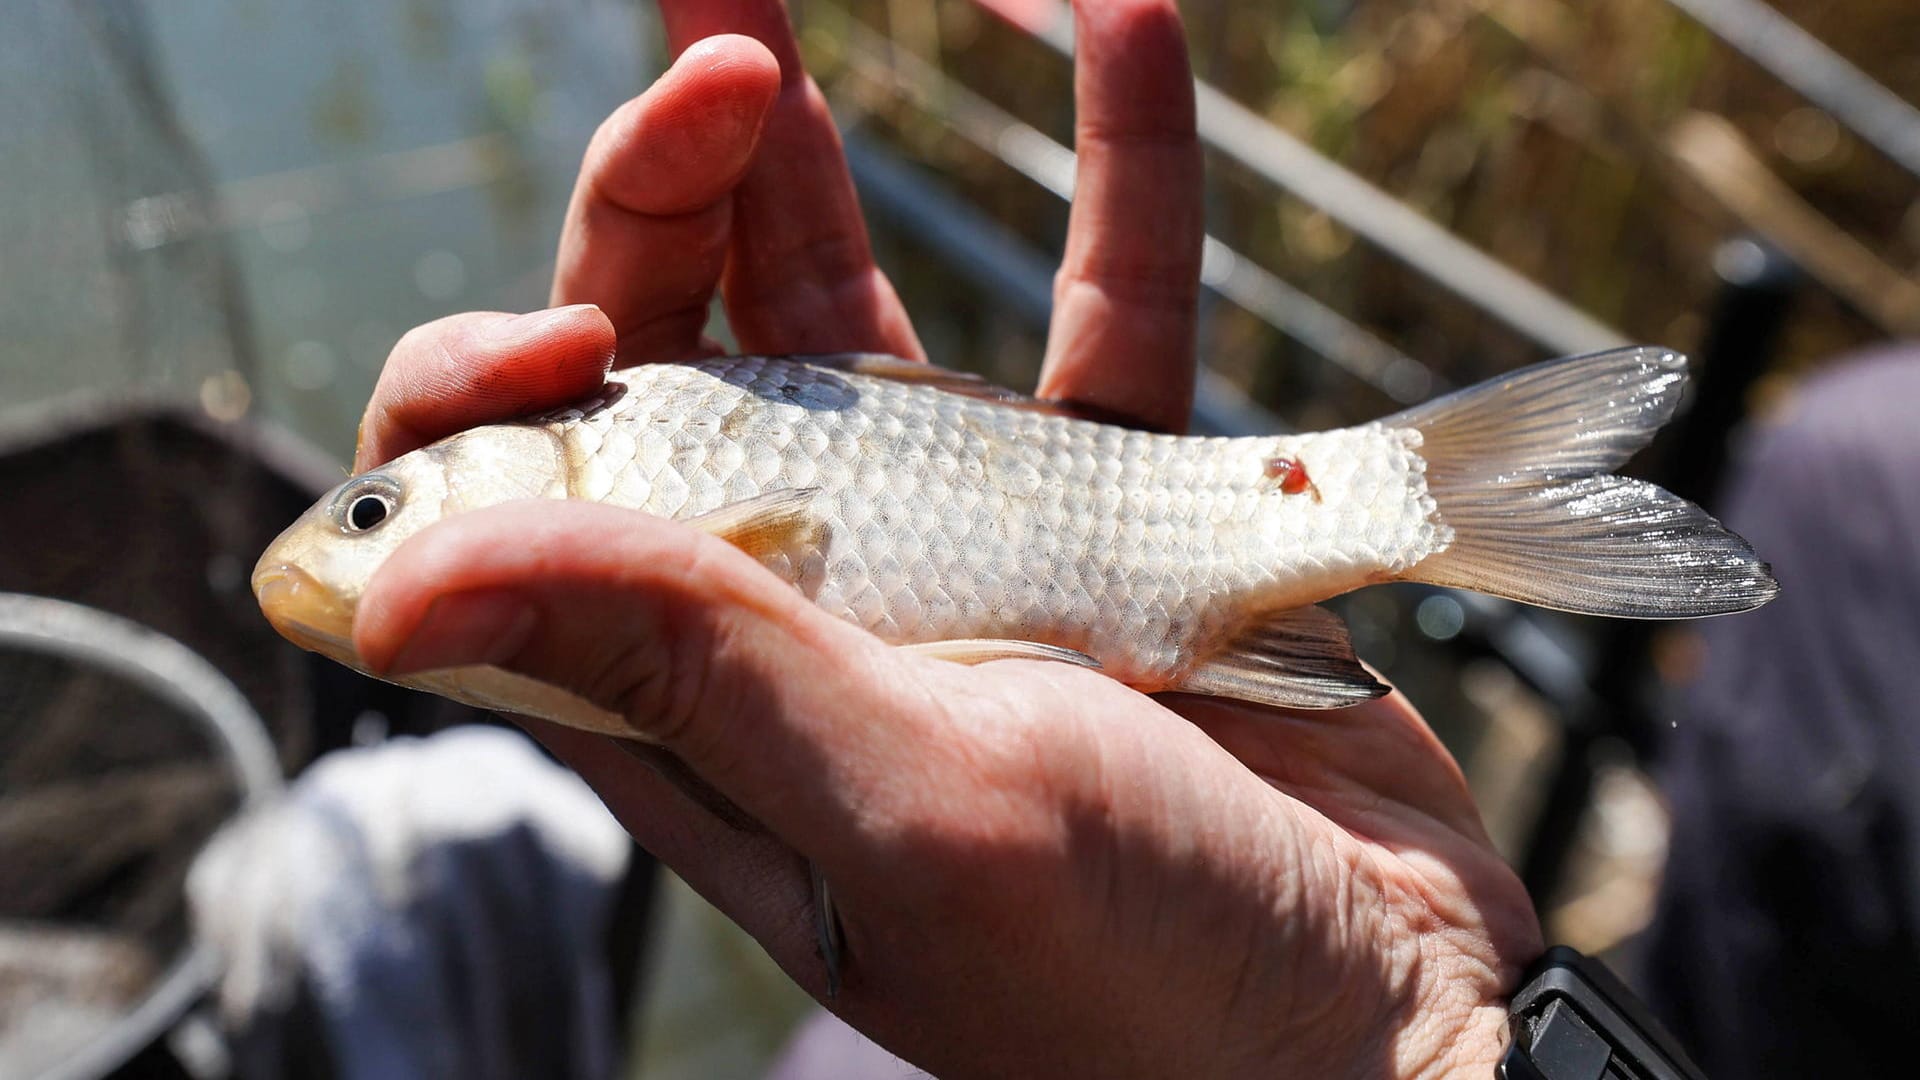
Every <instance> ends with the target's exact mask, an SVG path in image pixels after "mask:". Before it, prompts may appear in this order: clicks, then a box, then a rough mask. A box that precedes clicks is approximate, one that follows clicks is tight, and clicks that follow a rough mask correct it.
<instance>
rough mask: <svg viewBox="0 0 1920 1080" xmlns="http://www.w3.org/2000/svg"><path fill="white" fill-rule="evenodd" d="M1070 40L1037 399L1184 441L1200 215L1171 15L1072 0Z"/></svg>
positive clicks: (1168, 0) (1179, 49) (1141, 1)
mask: <svg viewBox="0 0 1920 1080" xmlns="http://www.w3.org/2000/svg"><path fill="white" fill-rule="evenodd" d="M1074 41H1075V60H1074V106H1075V110H1074V111H1075V126H1074V151H1075V153H1076V154H1077V155H1078V158H1079V164H1078V168H1077V170H1076V174H1075V184H1074V197H1073V206H1072V210H1071V216H1070V218H1069V221H1068V226H1067V242H1066V251H1065V255H1064V257H1063V259H1062V262H1061V266H1060V269H1059V272H1058V274H1057V275H1056V276H1055V278H1054V307H1053V321H1052V325H1051V327H1049V329H1048V332H1047V354H1046V360H1045V363H1044V366H1043V369H1042V371H1041V375H1040V387H1039V394H1040V396H1041V397H1044V398H1050V399H1060V400H1063V401H1071V402H1074V403H1077V404H1083V405H1090V406H1093V407H1095V408H1096V409H1098V410H1100V411H1101V412H1103V413H1106V414H1109V415H1113V416H1118V417H1124V418H1126V420H1127V421H1128V422H1129V423H1131V424H1133V425H1135V426H1140V427H1145V428H1148V429H1150V430H1153V431H1184V430H1186V426H1187V419H1188V413H1189V411H1190V410H1191V408H1192V403H1193V377H1194V339H1195V334H1196V332H1197V328H1198V322H1199V309H1198V306H1197V304H1198V297H1199V288H1200V243H1201V238H1202V235H1203V231H1204V221H1205V212H1204V208H1203V206H1202V202H1201V195H1202V186H1201V170H1202V162H1201V154H1200V140H1199V137H1198V135H1197V134H1196V131H1195V126H1194V111H1193V74H1192V72H1191V70H1190V69H1189V67H1188V64H1187V50H1186V40H1185V34H1184V32H1183V30H1182V29H1181V24H1180V13H1179V10H1178V8H1177V7H1176V6H1175V5H1174V4H1173V2H1172V0H1117V2H1112V0H1110V2H1092V0H1082V2H1081V3H1077V4H1075V5H1074Z"/></svg>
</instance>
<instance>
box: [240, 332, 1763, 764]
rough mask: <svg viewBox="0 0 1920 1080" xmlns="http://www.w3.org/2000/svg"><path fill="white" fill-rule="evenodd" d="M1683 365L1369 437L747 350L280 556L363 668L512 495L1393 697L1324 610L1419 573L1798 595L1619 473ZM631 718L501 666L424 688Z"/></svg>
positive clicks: (1686, 607) (1268, 687) (1743, 603)
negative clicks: (1124, 413) (424, 550)
mask: <svg viewBox="0 0 1920 1080" xmlns="http://www.w3.org/2000/svg"><path fill="white" fill-rule="evenodd" d="M1685 365H1686V361H1685V359H1684V358H1683V357H1681V356H1680V355H1678V354H1676V353H1673V352H1670V351H1667V350H1664V349H1653V348H1636V349H1624V350H1618V351H1614V352H1607V353H1600V354H1595V355H1592V356H1586V357H1576V358H1573V359H1569V360H1559V361H1550V362H1547V363H1545V364H1540V365H1536V366H1534V367H1532V368H1528V369H1525V370H1522V371H1519V372H1516V373H1514V374H1511V375H1508V376H1505V377H1503V378H1499V379H1496V380H1494V381H1492V382H1489V383H1485V384H1482V385H1480V386H1477V387H1473V388H1470V389H1467V390H1463V391H1460V392H1457V393H1455V394H1452V395H1449V396H1447V397H1444V398H1440V399H1437V400H1435V401H1432V402H1429V403H1427V404H1425V405H1421V406H1418V407H1416V408H1413V409H1410V410H1408V411H1406V412H1402V413H1399V414H1397V415H1395V416H1390V417H1387V418H1386V419H1383V420H1378V421H1375V422H1373V423H1369V424H1363V425H1360V426H1358V427H1352V428H1344V429H1340V430H1337V431H1329V432H1322V433H1318V434H1311V435H1294V436H1270V437H1265V436H1263V437H1250V438H1231V439H1229V438H1198V437H1185V436H1174V435H1159V434H1151V433H1146V432H1140V431H1133V430H1129V429H1126V428H1121V427H1116V426H1112V425H1108V424H1102V423H1097V422H1093V421H1089V420H1083V419H1076V418H1074V417H1072V416H1070V415H1063V414H1062V413H1061V412H1060V411H1059V410H1057V409H1054V408H1052V407H1050V406H1047V405H1045V404H1044V403H1040V402H1036V401H1033V400H1031V399H1027V398H1022V397H1020V396H1019V395H1016V394H1012V393H1011V392H1008V391H1002V390H999V389H997V388H994V387H991V386H989V385H987V384H985V383H983V382H981V381H979V380H978V379H976V378H973V377H971V376H966V375H961V374H958V373H954V372H949V371H945V370H943V369H940V368H936V367H931V366H929V365H923V364H915V363H909V362H906V361H901V360H895V359H892V358H887V357H875V356H838V357H813V358H787V359H774V358H765V357H728V358H723V359H715V360H703V361H699V362H694V363H685V364H652V365H646V366H643V367H637V368H632V369H629V370H626V371H622V372H617V373H615V374H614V375H613V376H611V377H610V378H609V380H608V382H607V384H606V386H605V388H604V389H603V390H602V391H601V392H600V393H598V394H597V395H596V396H594V397H593V398H592V399H591V400H588V401H584V402H581V403H579V404H577V405H574V406H572V407H569V408H565V409H561V410H558V411H555V412H550V413H547V414H544V415H542V416H538V417H534V418H532V419H529V420H526V421H521V422H516V423H508V424H497V425H490V426H486V427H480V428H476V429H474V430H471V431H468V432H465V433H463V434H459V435H455V436H453V437H451V438H448V439H445V440H442V441H441V442H438V443H436V444H434V445H432V446H429V447H427V448H425V449H422V450H417V451H414V452H413V453H411V454H407V455H405V456H403V457H401V458H399V459H397V460H395V461H392V462H390V463H388V464H386V465H384V466H381V467H379V468H377V469H375V470H373V471H371V472H368V473H365V474H363V475H360V476H357V477H354V478H353V479H351V480H349V481H347V482H346V483H344V484H342V485H341V486H340V487H339V488H338V489H336V490H335V491H334V492H333V493H332V494H330V495H328V496H327V497H326V498H325V499H323V500H321V501H320V503H319V504H317V505H316V506H315V507H314V508H313V509H312V510H310V511H308V512H307V514H306V515H305V516H303V517H302V518H300V520H299V521H297V522H295V523H294V525H293V526H292V527H291V528H289V529H288V530H287V531H286V532H285V533H284V534H282V535H281V537H280V538H279V539H278V540H276V541H275V542H274V543H273V545H272V546H271V547H270V548H269V549H268V550H267V552H266V553H265V554H264V555H263V556H262V557H261V559H260V562H259V565H258V567H257V568H256V570H255V574H254V587H255V591H256V593H257V595H258V597H259V599H260V603H261V606H262V608H263V609H264V610H265V611H266V613H267V615H268V617H269V618H270V619H272V620H273V622H274V624H275V625H276V626H277V627H279V628H280V629H281V631H282V632H283V633H285V634H287V636H289V637H291V638H293V639H294V640H295V641H297V642H299V643H300V644H302V645H305V646H307V647H309V648H314V649H317V650H319V651H321V652H324V653H326V654H328V655H330V656H332V657H334V658H335V659H337V660H340V661H342V662H344V663H347V664H350V665H354V666H356V667H357V666H360V665H359V660H358V657H356V656H355V655H354V654H353V651H352V646H351V643H350V636H351V634H350V632H351V626H352V616H353V611H354V606H355V604H356V603H357V601H358V599H359V596H360V593H361V590H362V588H363V587H364V585H365V583H366V582H367V581H368V579H369V578H370V577H371V576H372V575H373V572H374V571H375V570H376V569H377V568H378V567H379V565H380V563H381V561H382V560H384V559H385V558H386V556H387V555H388V554H389V553H391V552H392V551H393V550H394V548H396V547H397V546H398V545H399V544H400V543H401V542H402V541H404V540H405V539H406V538H407V537H409V536H411V535H412V534H414V533H416V532H418V531H419V530H420V529H422V528H424V527H425V526H426V525H428V524H430V523H432V522H434V521H436V520H438V519H440V518H443V517H445V516H447V515H449V514H455V513H460V512H463V511H466V510H471V509H475V508H478V507H482V506H488V505H492V504H496V503H502V502H506V501H509V500H514V499H529V498H533V499H587V500H593V501H597V502H605V503H611V504H614V505H619V506H625V507H631V508H634V509H638V510H644V511H648V512H650V513H654V514H658V515H660V516H663V517H669V518H676V519H680V520H683V521H687V522H689V523H690V524H692V525H694V526H696V527H699V528H703V529H706V530H708V531H711V532H714V533H717V534H719V535H721V536H723V537H726V538H728V539H730V540H732V541H734V542H735V543H738V544H740V545H741V546H743V547H745V548H747V549H748V550H749V551H751V552H752V553H754V554H756V555H757V556H759V557H760V559H761V561H762V562H763V563H764V564H765V565H766V566H767V567H768V568H769V569H771V570H772V571H773V572H775V573H776V574H779V575H780V576H782V577H783V578H785V579H787V580H788V581H790V582H791V583H792V584H793V585H794V586H795V587H796V588H798V589H799V590H801V591H802V592H803V593H805V594H806V595H807V596H808V597H810V598H811V599H812V600H813V601H814V602H815V603H817V604H819V605H820V606H821V607H823V608H825V609H827V610H828V611H831V612H833V613H834V614H836V615H838V616H840V617H842V618H844V619H847V620H848V621H851V622H853V623H856V624H858V625H860V626H862V627H865V628H866V629H868V630H870V631H872V632H873V633H874V634H876V635H878V636H880V637H881V638H883V639H885V640H887V641H889V642H892V643H895V644H899V645H903V646H914V647H917V648H920V649H921V650H923V651H928V652H931V653H933V654H934V655H938V656H945V657H948V658H951V659H955V660H960V661H963V662H977V661H980V660H985V659H993V658H997V657H1004V656H1037V657H1043V658H1050V659H1060V660H1069V661H1073V662H1079V663H1084V664H1087V665H1089V666H1097V667H1099V668H1100V669H1101V670H1102V671H1104V672H1105V673H1106V674H1108V675H1110V676H1112V677H1114V678H1116V679H1119V680H1121V681H1122V682H1125V683H1128V684H1129V685H1132V686H1135V687H1138V688H1139V689H1141V690H1145V691H1157V690H1169V689H1178V690H1185V691H1190V692H1195V693H1203V694H1215V695H1223V696H1227V697H1234V698H1240V699H1243V700H1247V701H1253V702H1259V703H1263V704H1272V705H1283V706H1293V707H1306V708H1317V707H1332V706H1340V705H1347V704H1352V703H1354V702H1357V701H1363V700H1366V699H1367V698H1370V697H1373V696H1376V695H1378V694H1380V693H1382V692H1384V688H1382V687H1381V686H1380V685H1379V684H1378V683H1377V682H1376V681H1375V680H1374V679H1373V678H1372V676H1370V675H1368V674H1367V672H1366V671H1365V670H1364V669H1363V668H1362V667H1361V666H1360V665H1359V663H1358V662H1357V661H1356V660H1355V658H1354V656H1353V651H1352V648H1351V646H1350V644H1349V643H1348V640H1347V636H1346V632H1345V629H1344V627H1342V625H1341V624H1340V622H1339V620H1338V619H1337V618H1335V617H1334V616H1332V615H1331V614H1330V613H1327V612H1325V611H1324V610H1322V609H1319V608H1316V607H1313V606H1312V605H1313V604H1314V603H1315V602H1317V601H1320V600H1324V599H1327V598H1329V597H1332V596H1337V595H1339V594H1341V593H1344V592H1347V591H1349V590H1352V589H1355V588H1359V587H1361V586H1363V585H1367V584H1371V583H1375V582H1382V581H1394V580H1403V581H1420V582H1426V583H1429V584H1435V585H1449V586H1456V587H1460V588H1466V589H1473V590H1477V591H1480V592H1485V593H1491V594H1494V595H1498V596H1505V597H1509V598H1512V599H1515V600H1520V601H1524V602H1527V603H1531V604H1538V605H1543V606H1546V607H1552V608H1559V609H1563V610H1568V611H1577V612H1585V613H1590V614H1600V615H1620V616H1633V617H1639V618H1687V617H1694V616H1702V615H1717V614H1722V613H1726V612H1733V611H1742V610H1746V609H1748V608H1753V607H1757V606H1759V605H1760V604H1763V603H1765V602H1766V601H1767V600H1769V599H1771V598H1772V597H1773V595H1774V594H1775V592H1776V591H1777V586H1776V585H1775V583H1774V581H1773V579H1772V577H1771V576H1770V574H1769V573H1768V570H1767V567H1766V566H1765V564H1764V563H1761V562H1760V561H1759V560H1758V559H1757V558H1756V557H1755V556H1754V554H1753V552H1752V550H1751V549H1750V548H1749V547H1748V546H1747V545H1746V543H1745V542H1744V541H1742V540H1741V539H1740V538H1739V537H1737V536H1734V535H1733V534H1732V533H1730V532H1728V531H1726V530H1725V529H1723V528H1722V527H1720V525H1719V524H1718V523H1717V522H1715V521H1714V520H1713V519H1712V518H1711V517H1709V516H1708V515H1706V514H1705V513H1704V512H1703V511H1701V510H1700V509H1699V508H1698V507H1695V506H1693V505H1692V504H1690V503H1687V502H1685V501H1684V500H1681V499H1679V498H1677V497H1675V496H1673V495H1671V494H1669V493H1667V492H1665V491H1663V490H1661V489H1660V488H1658V487H1655V486H1653V485H1651V484H1647V483H1644V482H1642V481H1637V480H1629V479H1623V478H1619V477H1614V476H1610V475H1607V473H1608V471H1609V470H1611V469H1613V468H1614V467H1616V466H1618V465H1619V464H1620V463H1622V462H1623V461H1625V460H1626V458H1627V457H1628V456H1629V455H1631V454H1632V453H1633V452H1634V451H1635V450H1637V449H1638V448H1639V447H1640V446H1642V445H1643V444H1644V443H1645V442H1646V441H1647V440H1648V439H1649V438H1650V437H1651V436H1652V434H1653V432H1654V431H1655V430H1656V429H1657V428H1658V427H1659V426H1660V424H1661V423H1663V422H1664V421H1665V420H1666V419H1667V418H1668V417H1669V416H1670V415H1671V414H1672V412H1673V409H1674V406H1675V404H1676V403H1677V401H1678V398H1679V395H1680V390H1681V386H1682V384H1683V382H1684V380H1685ZM408 681H411V682H414V683H416V684H418V685H422V686H424V687H426V688H428V689H432V690H435V691H438V692H440V693H444V694H446V695H448V696H451V697H455V698H459V699H461V700H466V701H469V702H471V703H474V704H479V705H482V706H488V707H497V708H507V709H512V710H514V711H519V712H523V713H531V714H533V715H538V716H543V717H545V718H547V719H551V720H555V721H558V722H561V723H567V724H572V725H574V726H579V727H587V728H590V729H593V730H599V731H604V732H608V733H612V734H627V735H631V734H632V730H631V728H630V727H629V726H628V725H627V724H626V722H625V721H624V719H622V718H619V717H614V716H612V715H610V714H607V713H605V712H604V711H603V710H599V709H596V708H594V707H592V706H590V705H588V704H587V703H585V702H583V701H580V700H579V699H577V698H572V697H571V695H566V694H564V693H562V692H561V691H559V690H558V689H557V688H553V687H544V686H541V685H539V684H532V683H531V682H530V681H529V680H524V679H519V678H517V677H514V676H511V675H508V674H507V673H505V672H500V671H498V670H497V669H462V670H461V671H458V672H448V673H425V674H423V675H421V676H417V677H415V678H413V679H411V680H408Z"/></svg>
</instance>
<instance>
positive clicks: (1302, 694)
mask: <svg viewBox="0 0 1920 1080" xmlns="http://www.w3.org/2000/svg"><path fill="white" fill-rule="evenodd" d="M1172 689H1175V690H1183V691H1186V692H1188V693H1194V694H1213V695H1215V696H1217V697H1230V698H1238V699H1239V700H1241V701H1251V702H1254V703H1256V704H1260V705H1278V706H1281V707H1284V708H1293V709H1337V708H1341V707H1342V706H1346V705H1358V704H1359V703H1360V702H1363V701H1371V700H1373V699H1374V698H1377V697H1380V696H1381V695H1383V694H1385V693H1386V692H1387V687H1385V686H1383V685H1382V684H1381V683H1380V682H1379V680H1377V679H1375V678H1374V677H1373V676H1372V675H1371V674H1369V673H1368V671H1367V669H1366V668H1364V667H1361V666H1360V660H1359V658H1358V657H1356V656H1354V655H1353V641H1352V639H1350V638H1349V637H1348V636H1347V624H1346V623H1344V622H1341V621H1340V617H1339V616H1338V615H1335V614H1334V613H1333V612H1331V611H1328V610H1327V609H1325V608H1320V607H1302V608H1294V609H1293V610H1291V611H1283V612H1278V613H1276V614H1274V615H1270V616H1268V617H1266V618H1264V619H1261V620H1260V621H1258V622H1255V623H1252V624H1250V625H1248V626H1247V627H1246V628H1245V629H1244V630H1242V631H1241V632H1240V634H1239V635H1238V636H1236V637H1235V638H1233V639H1232V640H1231V641H1230V642H1228V644H1227V647H1226V648H1224V649H1221V650H1220V651H1219V652H1217V653H1215V654H1214V655H1212V656H1209V657H1207V658H1206V659H1204V660H1202V661H1201V662H1200V663H1198V664H1196V665H1195V666H1194V668H1193V670H1192V671H1189V672H1188V673H1187V675H1186V677H1185V678H1184V679H1183V680H1181V682H1180V684H1179V685H1178V686H1175V687H1173V688H1172Z"/></svg>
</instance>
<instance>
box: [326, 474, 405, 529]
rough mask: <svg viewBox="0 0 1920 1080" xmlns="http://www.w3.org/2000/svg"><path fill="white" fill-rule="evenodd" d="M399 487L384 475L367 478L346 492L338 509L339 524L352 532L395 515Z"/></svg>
mask: <svg viewBox="0 0 1920 1080" xmlns="http://www.w3.org/2000/svg"><path fill="white" fill-rule="evenodd" d="M399 494H400V493H399V491H398V490H397V489H396V488H395V487H394V485H393V484H392V483H391V482H389V481H386V480H384V479H375V478H371V477H370V478H368V480H367V481H365V482H363V483H360V484H356V485H354V487H353V488H352V489H350V490H348V491H346V492H343V493H342V494H341V497H340V501H339V503H338V504H337V505H338V507H339V509H338V510H336V511H335V514H336V516H337V517H338V519H339V522H340V527H341V528H342V529H345V530H346V531H347V532H350V533H363V532H370V531H372V530H374V529H377V528H379V527H380V524H381V523H382V522H384V521H386V520H387V519H388V518H390V517H392V516H393V512H394V510H395V509H396V508H397V507H398V506H399V504H400V499H399Z"/></svg>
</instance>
